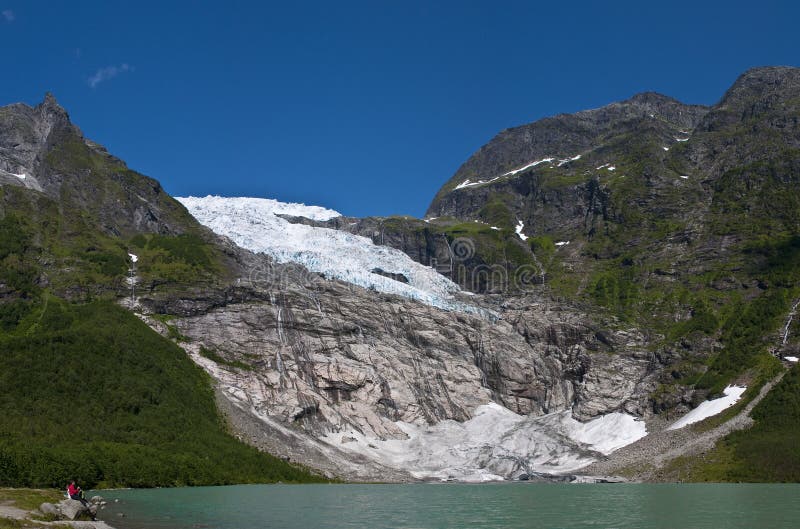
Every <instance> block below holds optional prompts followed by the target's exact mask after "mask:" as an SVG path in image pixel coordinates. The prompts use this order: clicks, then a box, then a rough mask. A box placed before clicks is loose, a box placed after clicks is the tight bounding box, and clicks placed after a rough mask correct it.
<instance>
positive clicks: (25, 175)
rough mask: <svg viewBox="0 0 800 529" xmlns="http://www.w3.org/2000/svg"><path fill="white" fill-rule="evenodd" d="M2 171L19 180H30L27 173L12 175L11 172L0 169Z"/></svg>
mask: <svg viewBox="0 0 800 529" xmlns="http://www.w3.org/2000/svg"><path fill="white" fill-rule="evenodd" d="M0 171H2V172H4V173H5V174H7V175H8V176H15V177H17V178H19V179H20V180H25V179H26V178H28V174H27V173H12V172H10V171H5V170H3V169H0Z"/></svg>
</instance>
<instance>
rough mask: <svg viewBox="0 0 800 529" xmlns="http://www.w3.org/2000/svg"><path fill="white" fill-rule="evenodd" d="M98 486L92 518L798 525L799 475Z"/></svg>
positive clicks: (337, 524) (310, 525)
mask: <svg viewBox="0 0 800 529" xmlns="http://www.w3.org/2000/svg"><path fill="white" fill-rule="evenodd" d="M101 495H103V497H105V498H106V499H110V500H112V501H111V502H109V504H108V507H107V508H106V510H104V511H101V512H102V515H101V518H103V519H105V520H106V521H107V522H109V523H110V524H111V525H113V526H114V527H117V528H118V529H141V528H149V529H189V528H214V529H266V528H280V529H315V528H319V529H343V528H348V529H350V528H368V529H383V528H386V529H400V528H407V529H412V528H414V529H423V528H424V529H434V528H435V529H445V528H453V529H462V528H486V529H512V528H513V529H517V528H520V529H521V528H525V529H532V528H559V529H571V528H595V529H597V528H615V527H619V528H652V529H659V528H664V529H692V528H704V529H705V528H712V529H727V528H742V529H758V528H765V529H766V528H768V529H779V528H792V529H795V528H797V527H800V485H778V484H776V485H734V484H690V485H677V484H596V485H577V484H576V485H569V484H534V483H529V484H522V483H519V484H481V485H460V484H413V485H242V486H233V487H198V488H179V489H145V490H114V491H103V492H101ZM114 499H118V500H119V502H118V503H114V502H113V500H114ZM118 513H124V514H125V517H120V516H119V515H118Z"/></svg>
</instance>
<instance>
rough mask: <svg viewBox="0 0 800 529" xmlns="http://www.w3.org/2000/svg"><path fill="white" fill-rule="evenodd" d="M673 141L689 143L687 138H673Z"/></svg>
mask: <svg viewBox="0 0 800 529" xmlns="http://www.w3.org/2000/svg"><path fill="white" fill-rule="evenodd" d="M675 141H689V138H675Z"/></svg>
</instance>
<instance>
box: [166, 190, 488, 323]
mask: <svg viewBox="0 0 800 529" xmlns="http://www.w3.org/2000/svg"><path fill="white" fill-rule="evenodd" d="M178 200H179V201H180V202H181V203H182V204H183V205H184V206H186V208H187V209H188V210H189V212H190V213H191V214H192V215H194V217H195V218H196V219H197V220H198V221H199V222H200V223H201V224H203V225H204V226H206V227H208V228H210V229H211V230H213V231H214V232H216V233H218V234H220V235H225V236H227V237H229V238H230V239H232V240H233V241H234V242H235V243H236V244H238V245H239V246H241V247H243V248H246V249H248V250H251V251H254V252H262V253H264V254H266V255H269V256H271V257H273V258H274V259H275V260H276V261H278V262H280V263H289V262H293V263H299V264H302V265H304V266H305V267H306V268H308V269H309V270H311V271H313V272H317V273H321V274H324V275H325V276H326V277H331V278H336V279H339V280H341V281H346V282H348V283H352V284H355V285H358V286H361V287H364V288H374V289H376V290H378V291H380V292H386V293H390V294H397V295H401V296H405V297H407V298H411V299H415V300H419V301H421V302H423V303H426V304H428V305H431V306H434V307H438V308H442V309H446V310H462V311H474V310H477V309H475V308H474V307H471V306H468V305H465V304H463V303H460V302H458V301H456V300H455V299H454V298H453V294H454V293H455V292H457V291H459V288H458V286H457V285H456V284H455V283H453V282H452V281H450V280H449V279H447V278H446V277H444V276H443V275H441V274H439V273H437V272H436V271H435V270H434V269H433V268H430V267H427V266H424V265H421V264H419V263H417V262H416V261H414V260H412V259H411V258H410V257H408V256H407V255H406V254H404V253H403V252H401V251H400V250H396V249H394V248H389V247H388V246H378V245H375V244H373V242H372V241H371V240H370V239H368V238H366V237H361V236H359V235H353V234H351V233H347V232H343V231H338V230H334V229H328V228H318V227H313V226H306V225H303V224H292V223H290V222H289V221H287V220H286V219H283V218H281V217H278V216H277V215H279V214H285V215H292V216H303V217H306V218H310V219H315V220H327V219H331V218H334V217H338V216H340V215H339V213H337V212H336V211H333V210H330V209H326V208H322V207H317V206H306V205H304V204H286V203H282V202H278V201H277V200H269V199H262V198H228V197H218V196H207V197H205V198H198V197H182V198H178ZM376 268H380V269H381V270H383V271H385V272H390V273H394V274H402V275H404V276H405V277H406V278H407V279H408V283H402V282H400V281H395V280H393V279H391V278H388V277H384V276H381V275H378V274H375V273H373V272H372V270H374V269H376Z"/></svg>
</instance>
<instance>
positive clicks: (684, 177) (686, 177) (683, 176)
mask: <svg viewBox="0 0 800 529" xmlns="http://www.w3.org/2000/svg"><path fill="white" fill-rule="evenodd" d="M680 178H683V179H684V180H688V179H689V177H688V176H686V175H680Z"/></svg>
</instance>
